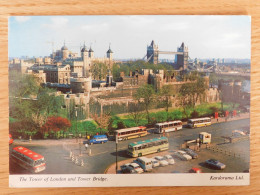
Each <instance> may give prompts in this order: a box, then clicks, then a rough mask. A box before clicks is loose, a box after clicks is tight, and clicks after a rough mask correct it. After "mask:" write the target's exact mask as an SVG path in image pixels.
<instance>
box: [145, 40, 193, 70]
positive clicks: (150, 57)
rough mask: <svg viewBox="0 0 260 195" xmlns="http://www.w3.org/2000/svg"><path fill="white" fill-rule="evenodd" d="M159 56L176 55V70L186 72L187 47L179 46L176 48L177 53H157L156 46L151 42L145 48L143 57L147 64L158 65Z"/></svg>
mask: <svg viewBox="0 0 260 195" xmlns="http://www.w3.org/2000/svg"><path fill="white" fill-rule="evenodd" d="M159 54H167V55H177V62H176V64H177V69H180V70H186V69H187V68H188V65H189V62H188V59H189V51H188V47H187V46H185V45H184V43H182V44H181V46H180V47H178V48H177V51H176V52H175V51H159V48H158V45H155V43H154V41H152V42H151V45H149V46H147V53H146V55H145V56H144V58H143V59H144V60H145V58H147V59H146V61H147V62H150V63H153V64H158V63H159Z"/></svg>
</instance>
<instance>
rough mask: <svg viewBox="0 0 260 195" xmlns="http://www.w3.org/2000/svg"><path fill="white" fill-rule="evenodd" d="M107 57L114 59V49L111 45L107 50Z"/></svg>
mask: <svg viewBox="0 0 260 195" xmlns="http://www.w3.org/2000/svg"><path fill="white" fill-rule="evenodd" d="M107 58H109V59H110V60H112V59H113V51H112V50H111V49H110V46H109V49H108V50H107Z"/></svg>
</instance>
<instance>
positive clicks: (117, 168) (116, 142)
mask: <svg viewBox="0 0 260 195" xmlns="http://www.w3.org/2000/svg"><path fill="white" fill-rule="evenodd" d="M117 144H118V137H117V134H116V174H117V171H118V164H117Z"/></svg>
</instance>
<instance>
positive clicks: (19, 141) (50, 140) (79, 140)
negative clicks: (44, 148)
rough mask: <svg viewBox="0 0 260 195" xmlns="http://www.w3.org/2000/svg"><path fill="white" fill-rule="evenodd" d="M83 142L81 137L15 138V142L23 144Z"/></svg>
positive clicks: (69, 143) (70, 143) (72, 143)
mask: <svg viewBox="0 0 260 195" xmlns="http://www.w3.org/2000/svg"><path fill="white" fill-rule="evenodd" d="M82 142H83V138H81V139H78V142H77V140H76V139H57V140H56V139H42V140H34V139H33V140H31V141H30V140H28V139H27V140H24V139H15V143H16V144H18V145H19V144H23V145H27V144H28V145H63V144H66V145H74V144H79V143H82Z"/></svg>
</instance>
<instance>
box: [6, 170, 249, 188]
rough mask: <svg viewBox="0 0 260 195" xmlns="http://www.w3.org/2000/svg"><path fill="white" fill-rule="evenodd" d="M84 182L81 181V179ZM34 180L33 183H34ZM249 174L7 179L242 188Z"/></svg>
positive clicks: (20, 183)
mask: <svg viewBox="0 0 260 195" xmlns="http://www.w3.org/2000/svg"><path fill="white" fill-rule="evenodd" d="M60 178H62V179H60ZM83 178H84V179H83ZM33 180H34V181H33ZM249 184H250V174H249V173H199V174H196V173H186V174H181V173H170V174H165V173H164V174H142V175H136V174H126V175H121V174H118V175H116V174H75V175H73V174H71V175H68V174H48V175H9V187H14V188H28V187H30V188H35V187H129V186H244V185H249Z"/></svg>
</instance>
